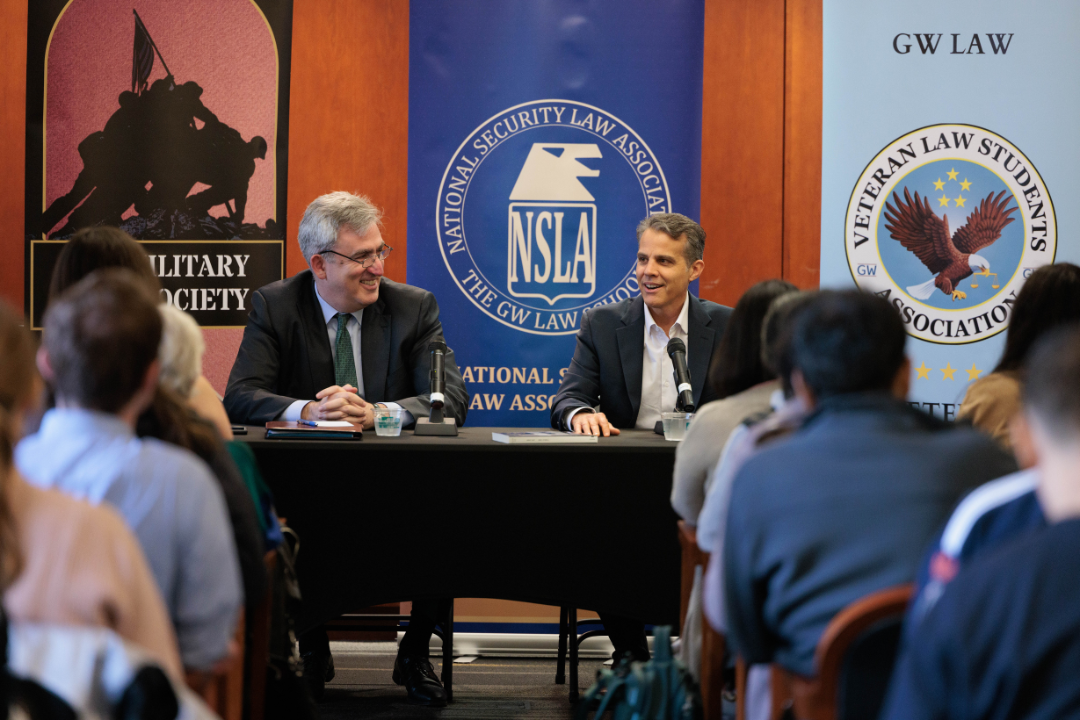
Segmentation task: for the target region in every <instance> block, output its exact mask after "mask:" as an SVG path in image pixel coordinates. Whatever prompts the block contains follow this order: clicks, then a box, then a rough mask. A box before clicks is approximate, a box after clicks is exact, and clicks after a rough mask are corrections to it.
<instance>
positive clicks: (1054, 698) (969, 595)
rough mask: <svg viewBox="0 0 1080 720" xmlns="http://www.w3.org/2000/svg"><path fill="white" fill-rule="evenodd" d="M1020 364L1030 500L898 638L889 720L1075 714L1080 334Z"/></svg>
mask: <svg viewBox="0 0 1080 720" xmlns="http://www.w3.org/2000/svg"><path fill="white" fill-rule="evenodd" d="M1025 364H1026V368H1025V375H1024V384H1023V390H1022V399H1021V402H1022V409H1021V413H1020V415H1019V416H1017V417H1016V418H1015V419H1014V420H1013V423H1012V425H1013V428H1012V432H1013V440H1014V443H1015V446H1016V447H1017V450H1018V451H1019V454H1021V455H1030V457H1031V459H1033V460H1034V461H1036V463H1037V465H1038V469H1037V471H1036V473H1035V493H1034V497H1032V496H1030V495H1027V494H1024V495H1021V496H1019V497H1018V498H1017V499H1018V500H1021V501H1022V502H1023V505H1020V506H1015V505H1014V507H1013V508H1012V510H1011V512H1009V516H1001V515H999V517H997V518H992V519H996V520H998V521H999V522H998V523H997V524H998V526H999V527H996V528H989V529H990V531H991V532H992V533H994V534H995V535H996V537H993V538H992V540H993V542H992V543H986V542H982V543H981V547H980V546H977V547H975V548H974V552H975V553H977V554H975V555H974V556H973V557H970V558H965V560H966V562H965V563H964V564H963V565H962V566H960V568H959V572H958V573H957V574H956V576H955V578H951V579H950V581H949V582H948V583H947V585H945V586H944V590H943V591H942V592H941V595H940V597H939V598H937V600H936V602H935V603H934V604H933V606H932V608H931V609H929V610H928V611H927V612H926V615H925V617H923V618H922V619H921V620H917V624H915V626H914V628H912V629H911V631H909V632H907V633H906V634H907V638H906V646H905V648H904V652H903V653H902V655H901V658H900V660H899V661H898V662H897V667H896V671H895V672H894V674H893V678H892V683H891V685H890V688H889V697H888V699H887V700H886V703H885V708H884V711H883V712H882V714H881V715H880V717H882V718H885V720H894V718H949V719H950V720H951V719H953V718H955V719H956V720H961V719H963V720H981V719H983V718H986V719H989V718H1021V717H1022V718H1066V717H1077V715H1078V714H1080V684H1078V683H1077V682H1076V677H1077V674H1078V673H1080V605H1078V604H1077V603H1076V578H1077V577H1078V576H1080V327H1078V326H1076V325H1073V326H1071V327H1068V328H1062V329H1058V330H1056V331H1054V332H1052V333H1050V334H1049V335H1048V336H1046V337H1044V338H1043V339H1041V340H1040V341H1039V342H1038V343H1037V344H1036V345H1035V347H1034V348H1033V350H1032V352H1031V354H1030V355H1029V357H1028V359H1027V360H1026V363H1025ZM999 494H1000V493H999ZM965 502H967V501H965ZM1024 506H1027V510H1026V511H1025V510H1024V509H1023V507H1024ZM1000 507H1002V508H1004V507H1005V506H1000ZM1024 515H1026V516H1027V517H1028V518H1030V519H1031V520H1035V522H1032V521H1031V520H1029V521H1028V522H1016V520H1017V519H1021V518H1022V517H1023V516H1024ZM1040 515H1042V516H1043V517H1042V518H1040V517H1039V516H1040ZM954 517H955V516H954ZM1001 520H1005V521H1006V522H1005V523H1002V522H1000V521H1001ZM1039 520H1043V522H1041V523H1040V522H1038V521H1039ZM1040 525H1041V526H1040ZM1010 526H1011V527H1010ZM973 539H974V540H975V542H976V543H980V538H977V537H976V538H973ZM958 564H959V563H955V562H954V563H953V567H952V569H953V571H954V572H956V568H957V565H958ZM913 620H914V619H913V618H912V617H911V616H910V615H909V617H908V622H913ZM905 630H907V628H905Z"/></svg>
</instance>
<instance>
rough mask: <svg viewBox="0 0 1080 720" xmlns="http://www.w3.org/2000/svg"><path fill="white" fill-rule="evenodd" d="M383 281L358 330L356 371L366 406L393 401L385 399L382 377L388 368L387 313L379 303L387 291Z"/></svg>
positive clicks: (388, 332)
mask: <svg viewBox="0 0 1080 720" xmlns="http://www.w3.org/2000/svg"><path fill="white" fill-rule="evenodd" d="M387 285H388V283H387V282H386V281H385V280H384V281H383V283H382V287H381V288H379V290H380V292H379V299H378V300H376V301H375V302H374V303H372V304H371V305H368V306H367V307H366V308H364V322H363V324H362V326H361V328H360V369H361V370H362V372H363V373H364V399H365V400H367V401H368V402H384V401H387V400H393V398H388V397H387V396H386V373H387V369H388V368H389V367H390V310H389V308H388V307H387V306H386V303H385V302H384V300H383V295H384V294H385V293H386V291H387V290H388V289H389V288H388V287H387Z"/></svg>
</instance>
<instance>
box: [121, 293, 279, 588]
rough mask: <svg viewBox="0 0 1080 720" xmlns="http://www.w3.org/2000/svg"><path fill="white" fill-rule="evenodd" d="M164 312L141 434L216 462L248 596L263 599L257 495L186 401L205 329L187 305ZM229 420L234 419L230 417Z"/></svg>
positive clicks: (161, 309) (138, 426) (263, 550)
mask: <svg viewBox="0 0 1080 720" xmlns="http://www.w3.org/2000/svg"><path fill="white" fill-rule="evenodd" d="M158 312H159V313H160V314H161V318H162V334H161V345H160V346H159V348H158V361H159V362H160V363H161V374H160V379H159V380H158V389H157V392H156V393H155V394H154V399H153V402H152V404H151V405H150V407H149V408H148V409H147V410H146V411H145V412H143V414H142V415H140V416H139V420H138V422H137V423H136V424H135V434H136V435H138V436H139V437H141V438H157V439H158V440H163V441H165V442H167V443H170V444H172V445H176V446H178V447H181V448H184V449H185V450H190V451H191V452H193V453H195V454H196V455H197V456H198V457H199V458H201V459H202V460H203V461H204V462H205V463H206V464H207V465H208V466H209V467H210V470H211V471H212V472H213V473H214V477H215V478H216V479H217V481H218V484H219V486H220V487H221V491H222V493H224V495H225V505H226V507H227V508H228V511H229V525H230V527H231V528H232V531H233V540H234V541H235V542H236V551H237V554H238V556H239V559H240V575H241V577H242V579H243V581H244V598H245V602H246V604H247V605H249V606H253V605H256V604H258V602H259V601H260V600H261V599H262V597H263V594H264V593H265V592H266V582H267V578H266V566H265V565H264V564H263V555H264V554H265V553H266V547H265V543H264V534H263V532H262V530H261V529H260V523H259V520H258V517H257V511H256V506H255V502H256V500H255V498H254V497H252V494H251V492H250V491H249V490H248V486H247V484H246V483H245V482H244V478H243V476H242V475H241V474H240V471H239V469H238V468H237V466H236V463H235V462H233V459H232V456H231V454H230V453H229V451H228V450H227V449H226V447H225V443H224V442H222V440H221V437H220V436H219V435H218V433H217V431H216V430H215V428H214V425H213V424H211V422H210V421H208V420H206V419H205V418H203V417H201V416H200V415H199V414H198V412H197V411H196V410H195V409H194V408H192V407H191V405H190V404H189V403H188V402H186V401H185V398H187V397H188V393H189V392H190V391H191V388H192V387H193V385H194V382H195V378H197V377H198V376H199V373H200V372H201V369H200V365H201V357H202V355H201V351H199V350H200V347H201V345H202V332H201V331H200V330H199V326H198V325H196V324H195V321H194V320H193V319H192V318H191V316H190V315H188V314H187V313H185V312H184V311H183V310H179V309H177V308H175V307H172V306H170V305H165V304H161V305H158ZM197 351H199V352H197ZM219 405H220V403H219ZM222 412H224V410H222ZM225 422H226V423H228V419H227V418H226V420H225Z"/></svg>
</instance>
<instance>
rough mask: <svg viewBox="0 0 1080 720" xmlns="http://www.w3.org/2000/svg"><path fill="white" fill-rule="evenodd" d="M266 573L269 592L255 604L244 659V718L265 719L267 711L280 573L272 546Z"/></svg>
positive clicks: (265, 557) (267, 554)
mask: <svg viewBox="0 0 1080 720" xmlns="http://www.w3.org/2000/svg"><path fill="white" fill-rule="evenodd" d="M263 565H265V566H266V577H267V578H269V581H268V582H267V587H266V594H265V595H264V596H263V599H262V600H261V601H260V602H259V604H258V605H257V606H255V607H254V608H252V611H251V623H250V624H249V627H248V629H249V631H250V637H249V642H248V650H249V652H248V654H247V658H246V660H247V662H245V663H244V687H245V689H246V691H245V693H244V696H245V701H246V707H247V712H246V713H245V714H244V718H245V720H263V717H264V716H265V715H266V672H267V668H269V667H270V623H271V613H272V609H273V601H274V594H273V583H274V576H275V575H276V573H277V552H275V551H273V550H271V551H270V552H268V553H266V555H264V556H263Z"/></svg>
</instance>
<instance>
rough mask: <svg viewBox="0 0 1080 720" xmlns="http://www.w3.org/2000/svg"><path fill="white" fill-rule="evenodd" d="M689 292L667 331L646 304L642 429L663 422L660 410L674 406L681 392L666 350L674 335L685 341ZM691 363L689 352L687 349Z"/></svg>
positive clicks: (638, 423) (641, 409)
mask: <svg viewBox="0 0 1080 720" xmlns="http://www.w3.org/2000/svg"><path fill="white" fill-rule="evenodd" d="M689 296H690V294H689V293H687V297H686V298H684V299H683V306H682V310H681V311H680V312H679V318H678V319H677V320H676V321H675V324H674V325H672V326H671V332H670V333H665V332H664V331H663V329H662V328H661V327H660V326H659V325H657V324H656V321H655V320H653V316H652V311H650V310H649V307H648V306H645V347H644V349H643V350H642V362H641V407H640V408H638V416H637V423H636V424H635V425H634V427H636V428H638V429H639V430H652V429H653V428H654V427H655V426H656V423H658V422H660V414H661V413H665V412H671V411H672V410H674V409H675V403H676V401H677V400H678V396H679V393H678V392H677V389H676V386H675V376H674V373H675V369H674V366H673V365H672V364H671V358H670V357H668V354H667V344H668V341H669V340H671V339H672V338H679V339H680V340H682V341H683V342H684V343H685V342H686V331H687V327H688V325H687V322H688V317H689V314H690V303H689V301H688V298H689ZM687 362H688V363H689V353H687Z"/></svg>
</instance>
